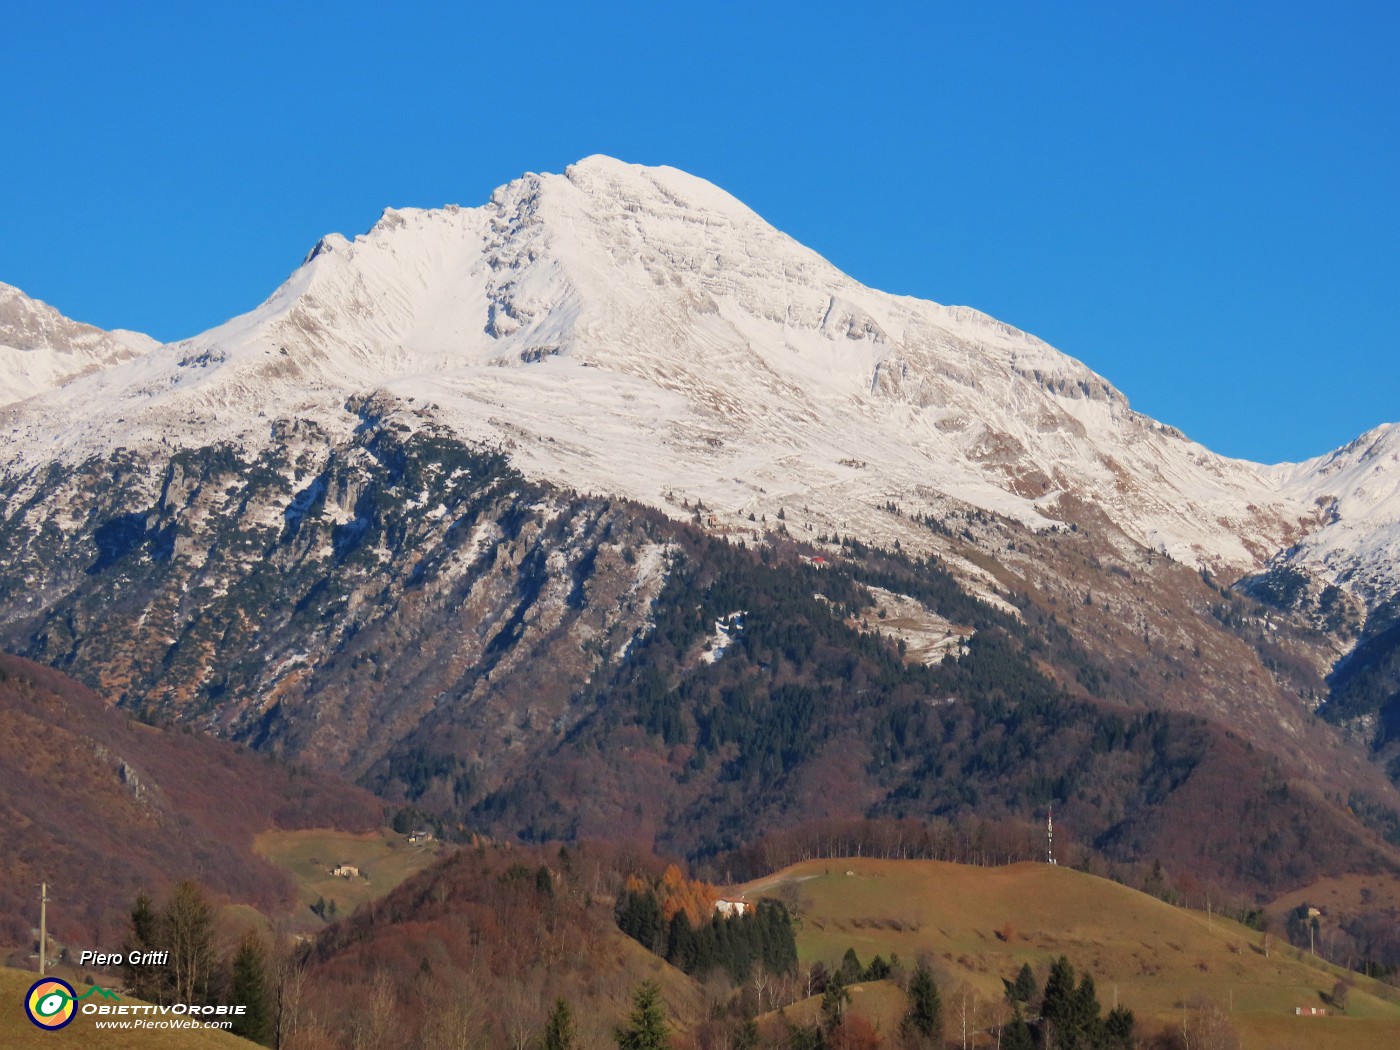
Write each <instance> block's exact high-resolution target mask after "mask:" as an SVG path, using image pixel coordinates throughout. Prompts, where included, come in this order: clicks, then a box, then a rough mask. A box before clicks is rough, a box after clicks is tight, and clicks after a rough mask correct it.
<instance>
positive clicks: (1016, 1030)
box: [1001, 1008, 1035, 1050]
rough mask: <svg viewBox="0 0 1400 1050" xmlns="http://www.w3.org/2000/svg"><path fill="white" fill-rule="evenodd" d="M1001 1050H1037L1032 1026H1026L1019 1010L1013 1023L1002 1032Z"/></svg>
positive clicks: (1013, 1018)
mask: <svg viewBox="0 0 1400 1050" xmlns="http://www.w3.org/2000/svg"><path fill="white" fill-rule="evenodd" d="M1001 1050H1035V1037H1034V1036H1032V1035H1031V1026H1030V1025H1028V1024H1026V1019H1025V1018H1024V1017H1022V1016H1021V1011H1020V1009H1019V1008H1017V1010H1016V1015H1015V1016H1014V1017H1012V1019H1011V1022H1010V1023H1009V1024H1008V1025H1006V1026H1005V1027H1004V1028H1002V1030H1001Z"/></svg>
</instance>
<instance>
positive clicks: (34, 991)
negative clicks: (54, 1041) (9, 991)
mask: <svg viewBox="0 0 1400 1050" xmlns="http://www.w3.org/2000/svg"><path fill="white" fill-rule="evenodd" d="M77 997H78V994H77V993H76V992H75V991H73V986H72V985H71V984H69V983H68V982H67V981H60V980H59V979H58V978H57V977H45V978H44V979H43V980H42V981H35V982H34V984H33V985H31V986H30V989H29V994H28V995H26V996H25V997H24V1012H25V1013H26V1014H28V1015H29V1019H30V1020H31V1021H33V1022H34V1023H35V1024H36V1025H38V1026H39V1027H40V1028H49V1029H53V1028H63V1027H66V1026H67V1025H68V1024H70V1023H72V1020H73V1016H74V1015H75V1014H76V1013H77V1012H78V1011H77V1008H76V1007H75V1006H74V1004H73V1000H75V999H76V998H77Z"/></svg>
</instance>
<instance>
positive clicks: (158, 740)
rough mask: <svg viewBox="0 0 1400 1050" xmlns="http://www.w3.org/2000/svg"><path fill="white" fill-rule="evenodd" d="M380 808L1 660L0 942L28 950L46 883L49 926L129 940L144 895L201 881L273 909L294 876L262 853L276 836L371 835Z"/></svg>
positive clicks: (86, 938) (101, 939)
mask: <svg viewBox="0 0 1400 1050" xmlns="http://www.w3.org/2000/svg"><path fill="white" fill-rule="evenodd" d="M380 817H381V810H380V807H379V804H378V803H377V802H376V800H374V799H373V798H372V797H371V796H369V795H367V794H366V793H365V792H363V791H360V790H359V789H357V788H353V787H351V786H350V785H348V784H345V783H343V782H338V781H336V780H334V779H332V778H329V777H326V776H324V775H320V774H309V773H305V772H303V773H300V774H296V773H292V772H290V771H288V770H287V769H284V768H282V767H280V766H278V765H277V764H276V763H274V762H272V761H271V760H270V759H268V758H266V757H264V756H258V755H254V754H252V753H251V752H247V751H245V750H244V749H242V748H236V747H234V746H233V745H232V744H229V743H226V742H224V741H219V740H212V739H209V738H207V737H204V736H200V735H192V734H189V733H181V732H177V731H173V730H163V729H158V728H156V727H154V726H150V725H144V724H141V723H139V722H136V721H135V720H133V719H132V718H131V717H130V715H129V714H127V713H125V712H121V711H118V710H115V709H113V708H111V707H109V706H108V705H107V704H105V703H104V702H103V701H102V700H101V698H99V697H98V696H96V695H95V694H93V693H92V692H90V691H89V690H87V689H85V688H83V687H82V686H80V685H78V684H77V683H76V682H74V681H72V680H71V679H68V678H66V677H65V676H63V675H61V674H59V673H58V672H56V671H53V670H51V669H49V668H47V667H41V666H38V665H37V664H33V663H30V662H28V661H26V660H21V659H17V658H15V657H12V656H7V655H4V654H0V834H3V836H4V840H5V842H6V843H7V846H6V849H5V851H4V855H3V858H0V873H3V890H0V911H2V912H3V914H4V916H5V923H4V926H3V927H0V941H3V942H4V943H9V944H23V943H26V941H27V939H28V928H29V927H30V926H31V925H33V924H34V923H33V916H35V915H37V912H36V907H35V904H34V895H35V893H37V886H38V884H39V882H40V881H41V880H46V881H47V882H48V884H49V893H50V896H51V898H52V899H53V901H54V904H53V905H52V906H51V907H50V910H49V923H50V925H49V930H50V932H51V933H52V934H53V935H54V936H56V937H57V938H59V939H60V940H63V941H69V942H76V943H78V944H80V945H83V946H92V945H100V946H103V947H108V946H111V947H113V949H115V946H116V945H118V944H120V942H121V939H122V937H123V936H124V931H125V925H124V920H125V916H126V914H127V912H128V911H129V910H130V907H131V903H132V901H133V900H134V899H135V896H136V894H137V893H138V892H141V891H143V890H144V891H147V892H151V893H159V892H160V891H161V890H163V889H164V888H166V887H167V886H169V885H170V884H171V883H172V882H173V881H175V880H178V879H180V878H198V879H200V880H201V881H203V882H204V883H205V884H206V885H208V886H209V887H210V888H211V889H214V890H216V891H217V892H219V893H223V894H228V895H230V896H231V897H232V898H233V899H234V900H238V901H248V902H253V903H256V904H258V905H260V906H263V907H266V908H271V907H274V906H282V905H283V904H285V903H286V901H285V898H287V897H288V896H289V887H288V885H287V880H286V879H285V877H283V876H282V875H281V874H280V873H279V872H277V871H276V870H275V869H273V868H272V867H271V866H270V865H269V864H267V863H266V862H264V861H263V860H261V859H260V858H258V857H257V856H256V855H255V854H254V853H253V836H254V834H255V833H257V832H259V831H264V830H267V829H269V828H272V827H288V828H296V827H317V826H328V825H336V826H340V827H344V828H347V829H349V830H365V829H368V828H372V827H375V826H376V825H377V824H378V823H379V822H380Z"/></svg>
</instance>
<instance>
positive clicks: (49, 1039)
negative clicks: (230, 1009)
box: [0, 967, 255, 1050]
mask: <svg viewBox="0 0 1400 1050" xmlns="http://www.w3.org/2000/svg"><path fill="white" fill-rule="evenodd" d="M36 980H38V974H35V973H32V972H29V971H27V970H12V969H10V968H9V967H0V1003H4V1006H3V1007H0V1046H3V1047H4V1048H5V1050H53V1047H55V1046H65V1047H68V1046H71V1047H94V1048H100V1050H239V1048H243V1050H249V1048H251V1047H253V1046H254V1045H255V1044H253V1043H250V1042H248V1041H247V1040H244V1039H239V1038H238V1037H237V1036H232V1035H229V1034H227V1033H226V1032H218V1031H210V1030H205V1031H194V1030H191V1031H158V1030H133V1031H127V1032H114V1031H111V1030H104V1031H98V1030H97V1029H96V1028H95V1027H93V1021H92V1019H91V1018H88V1017H84V1016H82V1015H81V1014H79V1015H78V1017H77V1019H76V1020H75V1021H73V1023H72V1024H70V1025H69V1026H68V1027H67V1028H64V1029H63V1030H62V1031H61V1032H58V1033H54V1032H45V1031H43V1030H42V1029H39V1028H36V1027H35V1026H34V1025H33V1024H31V1023H30V1022H29V1019H28V1018H27V1017H25V1015H24V1006H23V1002H24V995H25V993H26V992H27V991H28V990H29V987H30V985H32V984H33V983H34V982H35V981H36ZM81 990H82V989H79V991H81ZM122 1001H123V1002H131V1003H134V1002H139V1001H140V1000H137V999H126V998H124V999H123V1000H122Z"/></svg>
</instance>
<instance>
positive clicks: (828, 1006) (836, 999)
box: [822, 973, 851, 1032]
mask: <svg viewBox="0 0 1400 1050" xmlns="http://www.w3.org/2000/svg"><path fill="white" fill-rule="evenodd" d="M850 1002H851V993H850V991H849V990H848V989H847V988H846V982H845V981H844V980H842V979H841V975H840V974H839V973H838V974H836V975H835V976H834V977H832V978H831V980H830V981H828V982H827V985H826V991H824V992H822V1027H823V1028H825V1029H826V1030H827V1031H828V1032H830V1031H831V1030H832V1029H834V1028H840V1027H841V1022H842V1021H844V1020H845V1019H846V1007H847V1006H849V1005H850Z"/></svg>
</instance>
